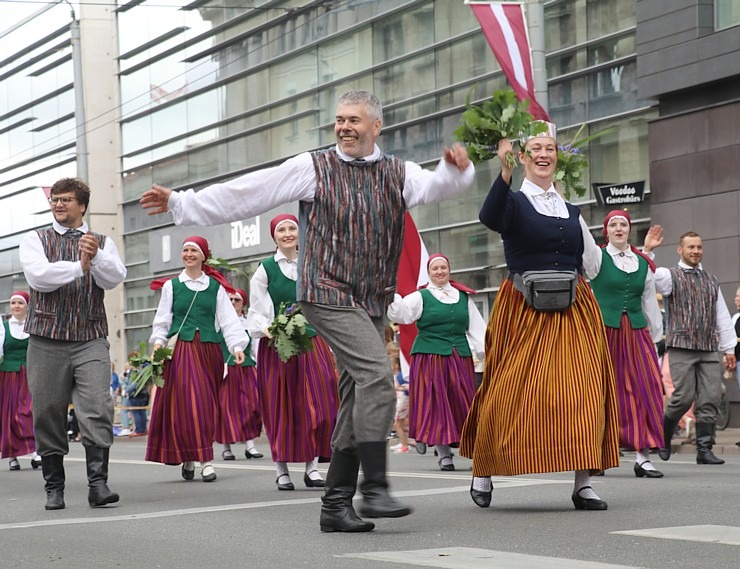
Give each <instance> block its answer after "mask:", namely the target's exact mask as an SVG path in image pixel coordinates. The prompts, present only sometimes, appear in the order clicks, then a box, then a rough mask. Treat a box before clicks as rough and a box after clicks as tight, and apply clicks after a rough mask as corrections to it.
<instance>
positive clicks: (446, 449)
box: [436, 445, 452, 460]
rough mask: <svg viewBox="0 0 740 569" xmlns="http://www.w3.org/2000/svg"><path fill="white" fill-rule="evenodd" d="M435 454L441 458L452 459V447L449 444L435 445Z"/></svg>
mask: <svg viewBox="0 0 740 569" xmlns="http://www.w3.org/2000/svg"><path fill="white" fill-rule="evenodd" d="M436 448H437V456H439V458H441V459H445V458H449V459H450V460H451V459H452V449H451V448H450V445H437V447H436Z"/></svg>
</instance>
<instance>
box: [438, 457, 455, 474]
mask: <svg viewBox="0 0 740 569" xmlns="http://www.w3.org/2000/svg"><path fill="white" fill-rule="evenodd" d="M443 460H444V459H443V458H440V459H439V461H438V464H439V469H440V470H441V471H442V472H454V471H455V465H454V464H452V463H451V462H450V464H442V461H443Z"/></svg>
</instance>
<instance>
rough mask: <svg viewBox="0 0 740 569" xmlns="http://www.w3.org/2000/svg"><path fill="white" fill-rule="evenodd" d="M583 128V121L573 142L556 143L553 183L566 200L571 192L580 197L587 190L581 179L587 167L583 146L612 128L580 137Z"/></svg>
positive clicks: (584, 125) (584, 126)
mask: <svg viewBox="0 0 740 569" xmlns="http://www.w3.org/2000/svg"><path fill="white" fill-rule="evenodd" d="M584 128H586V124H585V123H584V124H582V125H581V128H579V129H578V132H577V133H576V135H575V136H574V137H573V142H570V143H568V144H563V145H558V166H557V168H556V169H555V183H557V184H559V185H560V187H561V189H562V191H563V195H564V196H565V199H567V200H569V199H570V196H571V192H574V193H575V194H576V195H577V196H578V197H581V198H582V197H583V196H585V195H586V193H587V192H588V188H587V187H586V185H585V184H584V181H583V172H585V171H586V169H587V168H588V160H587V159H586V157H585V156H584V154H583V148H584V146H587V145H588V143H589V142H591V141H592V140H594V139H596V138H599V137H600V136H603V135H605V134H606V133H608V132H610V131H611V130H612V129H611V128H607V129H604V130H600V131H599V132H595V133H594V134H592V135H591V136H587V137H585V138H580V136H581V133H582V132H583V129H584Z"/></svg>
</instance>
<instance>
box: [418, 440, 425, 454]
mask: <svg viewBox="0 0 740 569" xmlns="http://www.w3.org/2000/svg"><path fill="white" fill-rule="evenodd" d="M416 452H418V453H419V454H426V453H427V444H426V443H423V442H421V441H416Z"/></svg>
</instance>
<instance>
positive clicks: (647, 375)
mask: <svg viewBox="0 0 740 569" xmlns="http://www.w3.org/2000/svg"><path fill="white" fill-rule="evenodd" d="M606 338H607V341H608V343H609V351H610V353H611V355H612V362H613V363H614V375H615V376H616V379H617V398H618V401H619V444H620V445H621V446H622V447H624V448H630V449H636V450H640V449H645V448H656V447H661V446H663V393H662V380H661V378H660V370H659V369H658V355H657V354H656V353H655V345H654V344H653V340H652V338H651V337H650V333H649V332H648V329H647V328H639V329H637V330H634V329H633V328H632V325H631V324H630V320H629V318H628V317H627V315H626V314H623V315H622V320H621V321H620V323H619V329H617V328H607V329H606Z"/></svg>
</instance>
